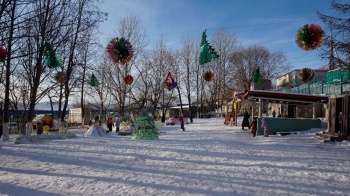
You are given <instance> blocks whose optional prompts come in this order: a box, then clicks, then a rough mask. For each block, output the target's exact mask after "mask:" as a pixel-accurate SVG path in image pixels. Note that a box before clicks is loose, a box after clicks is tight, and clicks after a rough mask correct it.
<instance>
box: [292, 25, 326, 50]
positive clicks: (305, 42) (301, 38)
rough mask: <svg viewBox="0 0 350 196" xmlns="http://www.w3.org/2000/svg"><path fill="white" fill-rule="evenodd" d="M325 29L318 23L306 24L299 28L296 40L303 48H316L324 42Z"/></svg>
mask: <svg viewBox="0 0 350 196" xmlns="http://www.w3.org/2000/svg"><path fill="white" fill-rule="evenodd" d="M323 38H324V31H323V30H322V29H321V27H320V26H318V25H316V24H311V25H310V26H309V25H308V24H306V25H304V26H303V27H302V28H300V29H299V31H298V32H297V35H296V38H295V39H296V40H295V42H296V43H297V44H298V46H299V47H300V48H301V49H303V50H314V49H316V48H317V47H319V46H320V44H321V43H322V42H323Z"/></svg>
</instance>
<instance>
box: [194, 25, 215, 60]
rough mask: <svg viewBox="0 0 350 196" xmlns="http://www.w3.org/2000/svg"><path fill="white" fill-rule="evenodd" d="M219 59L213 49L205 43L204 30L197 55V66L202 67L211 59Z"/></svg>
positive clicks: (205, 35)
mask: <svg viewBox="0 0 350 196" xmlns="http://www.w3.org/2000/svg"><path fill="white" fill-rule="evenodd" d="M216 58H219V55H218V54H217V53H216V52H215V50H214V48H213V47H212V46H211V45H210V44H209V43H208V41H207V34H206V30H204V32H203V34H202V42H201V49H200V53H199V64H200V65H203V64H206V63H209V62H211V61H212V59H216Z"/></svg>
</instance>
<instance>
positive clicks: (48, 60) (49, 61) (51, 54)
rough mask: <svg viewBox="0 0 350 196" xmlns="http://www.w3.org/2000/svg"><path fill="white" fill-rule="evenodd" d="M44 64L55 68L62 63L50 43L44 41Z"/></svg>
mask: <svg viewBox="0 0 350 196" xmlns="http://www.w3.org/2000/svg"><path fill="white" fill-rule="evenodd" d="M44 55H45V65H46V66H47V67H49V68H50V69H52V68H56V67H59V66H61V65H62V61H61V60H60V58H59V57H58V56H57V55H56V53H55V51H54V49H53V47H52V45H51V44H49V43H47V42H45V44H44Z"/></svg>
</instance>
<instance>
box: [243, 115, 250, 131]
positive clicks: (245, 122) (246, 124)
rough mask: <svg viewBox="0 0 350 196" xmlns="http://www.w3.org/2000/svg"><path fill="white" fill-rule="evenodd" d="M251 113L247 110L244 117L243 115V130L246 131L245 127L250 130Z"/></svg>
mask: <svg viewBox="0 0 350 196" xmlns="http://www.w3.org/2000/svg"><path fill="white" fill-rule="evenodd" d="M249 117H250V115H249V113H248V111H247V110H245V112H244V115H243V121H242V130H244V127H248V128H249V129H250V126H249Z"/></svg>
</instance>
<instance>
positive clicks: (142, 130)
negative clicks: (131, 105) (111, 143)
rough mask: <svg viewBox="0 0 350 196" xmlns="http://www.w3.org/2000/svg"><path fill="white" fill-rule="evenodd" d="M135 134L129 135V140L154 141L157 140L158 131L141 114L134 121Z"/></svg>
mask: <svg viewBox="0 0 350 196" xmlns="http://www.w3.org/2000/svg"><path fill="white" fill-rule="evenodd" d="M135 130H136V131H135V132H134V133H133V134H132V135H131V139H133V140H135V139H141V140H154V139H158V131H157V128H156V126H155V125H154V123H153V120H151V119H150V118H149V117H148V116H147V115H146V114H141V116H139V117H138V118H137V120H136V126H135Z"/></svg>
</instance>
